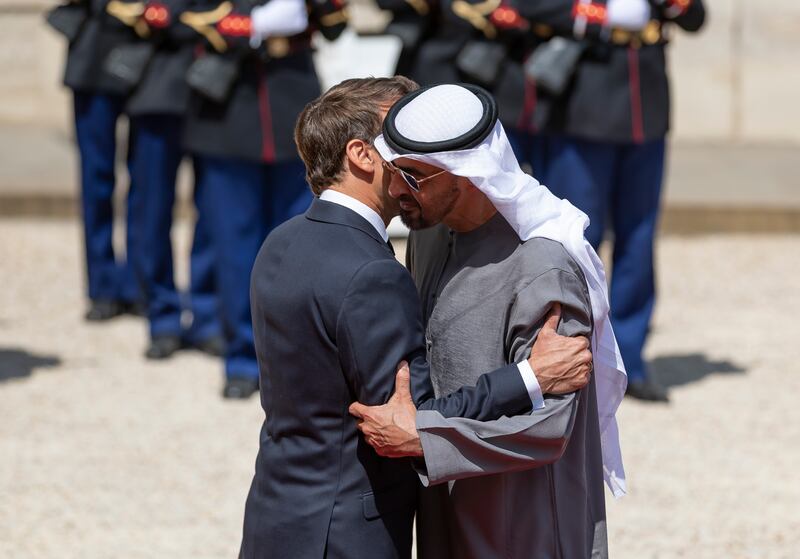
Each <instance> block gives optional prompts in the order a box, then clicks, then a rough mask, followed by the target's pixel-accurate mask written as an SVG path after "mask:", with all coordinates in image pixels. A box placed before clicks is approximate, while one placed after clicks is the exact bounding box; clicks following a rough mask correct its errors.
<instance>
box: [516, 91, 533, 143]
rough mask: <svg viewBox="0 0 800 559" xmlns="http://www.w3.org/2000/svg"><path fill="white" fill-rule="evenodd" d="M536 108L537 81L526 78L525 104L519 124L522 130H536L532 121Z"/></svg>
mask: <svg viewBox="0 0 800 559" xmlns="http://www.w3.org/2000/svg"><path fill="white" fill-rule="evenodd" d="M534 110H536V82H534V81H533V80H531V79H527V78H526V79H525V104H524V105H523V107H522V114H521V115H519V122H518V123H517V126H518V127H519V128H520V130H527V131H528V132H536V126H535V125H534V124H533V123H532V122H531V120H532V118H533V111H534Z"/></svg>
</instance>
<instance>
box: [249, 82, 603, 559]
mask: <svg viewBox="0 0 800 559" xmlns="http://www.w3.org/2000/svg"><path fill="white" fill-rule="evenodd" d="M415 87H416V85H415V84H414V83H413V82H411V81H410V80H407V79H405V78H370V79H364V80H348V81H346V82H343V83H342V84H340V85H339V86H337V87H335V88H333V89H332V90H330V91H329V92H328V93H326V94H325V95H323V96H322V97H320V98H319V99H317V100H316V101H314V102H312V103H310V104H309V105H308V106H307V107H306V108H305V110H304V111H303V113H302V114H301V115H300V118H299V120H298V125H297V128H296V132H295V139H296V141H297V144H298V148H299V151H300V154H301V157H302V158H303V161H304V162H305V164H306V167H307V177H306V178H307V179H308V182H309V184H310V185H311V187H312V190H313V191H314V193H315V194H317V195H318V196H319V198H318V199H316V200H314V201H313V203H312V205H311V207H310V208H309V210H308V211H307V212H306V213H305V215H302V216H298V217H295V218H293V219H291V220H289V221H288V222H286V223H285V224H283V225H281V226H279V227H278V228H276V229H275V230H274V231H273V232H272V233H271V234H270V235H269V237H268V238H267V240H266V241H265V242H264V245H263V246H262V248H261V251H260V252H259V255H258V257H257V259H256V263H255V265H254V268H253V274H252V279H251V301H252V315H253V328H254V333H255V340H256V353H257V356H258V362H259V367H260V380H261V403H262V406H263V408H264V410H265V412H266V415H267V417H266V420H265V422H264V425H263V427H262V431H261V437H260V449H259V453H258V458H257V460H256V472H255V476H254V479H253V483H252V486H251V489H250V494H249V496H248V499H247V504H246V509H245V518H244V534H243V540H242V547H241V556H242V557H245V558H256V557H281V558H284V557H286V558H292V557H302V558H311V557H347V558H352V559H358V558H362V557H363V558H366V557H370V558H385V557H386V558H390V557H409V556H410V553H411V526H412V521H413V516H414V510H415V507H416V495H417V484H418V482H417V477H416V475H415V474H414V472H413V471H412V469H411V467H410V463H409V462H407V461H406V460H395V461H391V460H388V459H385V458H381V457H379V456H377V455H376V454H375V453H374V452H372V450H371V449H370V448H369V447H368V446H367V445H366V443H365V442H364V440H363V439H362V438H360V437H359V435H358V431H357V428H356V422H355V420H354V419H353V418H352V417H351V416H350V415H349V413H348V407H349V405H350V404H351V403H352V402H354V401H356V400H358V401H361V402H373V403H374V402H381V403H382V402H385V401H386V400H387V399H388V398H389V396H390V394H391V392H392V389H393V386H394V372H395V368H396V366H397V364H398V363H399V362H400V361H402V360H405V361H407V362H408V363H409V364H410V371H411V393H412V396H413V398H414V401H415V403H416V404H417V405H418V406H420V407H421V408H422V409H435V410H436V411H438V412H439V413H441V414H442V415H443V416H444V417H468V418H472V419H477V420H492V419H497V418H499V417H501V416H502V415H512V414H517V413H523V412H525V411H527V410H529V409H530V408H531V406H532V402H533V401H535V400H536V399H537V397H540V396H541V393H543V392H549V393H555V392H558V393H566V392H569V391H572V390H575V389H576V388H577V387H580V386H583V385H584V384H585V382H586V381H587V379H588V373H589V363H590V361H591V355H590V354H589V352H588V351H587V350H586V347H587V345H588V342H587V341H586V340H585V339H583V338H580V339H568V338H558V339H559V343H558V347H559V350H558V351H549V352H548V351H547V350H543V353H541V354H542V355H549V357H548V358H546V359H544V360H539V355H540V351H539V350H540V349H541V348H538V349H537V348H534V352H533V353H534V354H535V355H536V356H537V357H536V359H534V358H530V359H528V360H527V361H524V362H522V363H521V364H511V365H507V366H505V367H502V368H500V369H497V370H495V371H493V372H491V373H487V374H484V375H482V376H481V377H480V378H479V379H478V382H477V384H476V386H474V387H465V388H462V389H461V390H459V391H457V392H454V393H453V394H451V395H449V396H447V397H445V398H442V399H438V400H433V399H432V398H433V389H432V386H431V383H430V378H429V368H428V365H427V362H426V361H425V355H426V347H425V339H424V335H423V331H422V320H421V312H420V308H421V307H420V302H419V298H418V295H417V291H416V288H415V286H414V283H413V281H412V279H411V277H410V275H409V274H408V272H407V271H406V270H405V269H404V268H403V267H402V266H401V265H400V264H399V263H398V262H397V260H396V259H395V258H394V253H393V250H392V248H391V244H389V243H388V236H387V234H386V224H387V223H388V221H389V220H390V219H391V218H392V217H393V216H394V215H396V214H397V213H398V211H399V206H398V203H397V202H396V201H395V200H394V199H393V198H391V197H390V196H389V195H388V190H387V189H388V184H389V181H390V173H389V172H386V173H384V167H383V164H382V163H383V160H382V159H381V158H380V156H379V155H378V153H377V152H376V151H375V148H374V147H373V146H372V144H371V141H372V139H373V138H374V137H376V136H377V135H378V133H379V131H380V126H381V121H382V119H383V115H384V113H385V111H386V110H387V109H388V108H389V106H390V105H391V104H392V103H393V102H394V101H396V100H397V99H398V98H399V97H401V96H402V95H403V94H405V93H407V92H408V91H410V90H412V89H414V88H415ZM551 349H552V348H551ZM554 356H555V358H554ZM528 365H530V367H531V368H532V369H533V370H534V371H536V373H535V374H534V373H532V372H531V369H530V368H528V367H527V366H528ZM526 371H527V372H528V373H530V374H526Z"/></svg>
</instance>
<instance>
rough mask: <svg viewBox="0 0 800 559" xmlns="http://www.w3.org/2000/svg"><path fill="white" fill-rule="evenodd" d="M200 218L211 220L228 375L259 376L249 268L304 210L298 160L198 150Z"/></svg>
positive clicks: (307, 199)
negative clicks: (275, 233)
mask: <svg viewBox="0 0 800 559" xmlns="http://www.w3.org/2000/svg"><path fill="white" fill-rule="evenodd" d="M195 159H196V162H197V163H196V164H197V166H198V167H199V172H198V176H197V180H196V185H195V188H196V190H197V194H196V201H197V208H198V212H199V216H200V217H199V218H200V219H201V220H206V223H207V226H206V227H205V230H206V231H207V232H208V235H209V239H210V243H211V247H212V253H213V259H214V270H215V282H216V287H217V295H218V297H219V308H220V316H221V319H222V331H223V336H224V338H225V345H226V350H225V374H226V376H227V377H228V378H235V377H244V378H258V362H257V360H256V353H255V346H254V341H253V325H252V320H251V316H250V273H251V271H252V268H253V263H254V262H255V259H256V255H257V254H258V251H259V249H260V248H261V244H262V243H263V242H264V239H265V238H266V236H267V235H268V234H269V232H270V231H272V229H274V228H275V227H276V226H278V225H280V224H281V223H283V222H284V221H286V220H287V219H289V218H290V217H293V216H295V215H298V214H300V213H303V212H304V211H305V210H306V209H307V208H308V206H309V204H310V203H311V199H312V195H311V191H310V190H309V188H308V186H307V184H306V181H305V167H304V166H303V163H302V162H301V161H300V160H299V159H298V160H291V161H287V162H282V163H273V164H264V163H255V162H251V161H246V160H240V159H229V158H221V157H213V156H205V155H199V154H196V155H195Z"/></svg>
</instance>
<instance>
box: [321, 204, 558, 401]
mask: <svg viewBox="0 0 800 559" xmlns="http://www.w3.org/2000/svg"><path fill="white" fill-rule="evenodd" d="M319 199H320V200H325V201H326V202H332V203H334V204H339V205H340V206H344V207H345V208H349V209H351V210H353V211H354V212H356V213H357V214H358V215H360V216H361V217H363V218H364V219H366V220H367V221H368V222H369V223H370V225H372V226H373V227H374V228H375V230H376V231H377V232H378V234H379V235H380V236H381V238H382V239H383V240H384V241H387V242H388V241H389V233H387V232H386V224H385V223H384V222H383V219H382V218H381V216H380V215H378V212H376V211H375V210H373V209H372V208H370V207H369V206H367V205H366V204H364V203H363V202H360V201H358V200H356V199H355V198H353V197H352V196H348V195H347V194H343V193H341V192H339V191H337V190H332V189H330V188H328V189H327V190H324V191H323V192H322V194H321V195H320V197H319ZM517 368H518V369H519V374H520V376H521V377H522V382H524V383H525V388H526V389H527V390H528V396H530V398H531V403H532V404H533V409H535V410H539V409H542V408H543V407H544V395H543V394H542V389H541V387H540V386H539V381H538V380H536V374H535V373H534V372H533V369H532V368H531V366H530V364H529V363H528V362H527V361H520V362H519V363H517Z"/></svg>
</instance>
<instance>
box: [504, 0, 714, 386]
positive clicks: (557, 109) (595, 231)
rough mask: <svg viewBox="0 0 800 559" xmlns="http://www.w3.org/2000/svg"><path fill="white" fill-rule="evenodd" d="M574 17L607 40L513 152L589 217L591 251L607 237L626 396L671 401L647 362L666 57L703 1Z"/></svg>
mask: <svg viewBox="0 0 800 559" xmlns="http://www.w3.org/2000/svg"><path fill="white" fill-rule="evenodd" d="M576 15H577V17H578V18H579V19H576V22H575V27H574V32H575V34H576V35H580V29H581V27H589V26H591V25H597V24H601V23H602V22H603V21H606V22H611V24H610V26H609V25H608V24H605V25H606V27H607V28H608V29H607V30H606V31H604V32H603V36H605V37H607V39H608V40H607V41H599V40H597V39H594V40H589V41H586V43H585V44H586V47H585V51H584V52H583V54H582V56H581V57H580V59H579V61H578V62H577V65H576V68H575V70H574V72H575V73H574V76H572V84H571V86H570V87H569V88H568V89H567V90H566V91H565V92H564V93H563V94H562V95H552V94H549V97H548V93H546V92H543V91H541V88H539V89H538V90H537V93H539V94H540V98H541V99H542V100H544V101H546V103H544V107H543V108H545V109H547V108H548V105H549V108H550V115H549V116H547V115H540V117H539V119H538V120H539V122H540V123H541V128H540V129H539V132H541V134H540V135H535V134H532V133H535V132H536V131H537V130H536V119H535V118H534V120H532V121H531V120H526V123H527V124H528V125H529V127H528V128H527V130H525V129H524V128H523V129H522V130H521V131H520V133H519V134H518V135H517V151H518V153H519V155H520V157H521V158H524V159H526V160H528V161H529V162H530V163H531V165H532V167H533V168H534V169H535V170H536V175H537V178H539V179H540V180H541V181H542V182H543V183H544V184H546V185H547V186H549V187H550V189H551V190H552V191H553V192H554V193H555V194H556V195H558V196H560V197H564V198H568V199H569V200H571V201H572V202H573V203H574V204H575V205H576V206H578V207H579V208H580V209H582V210H583V211H584V212H586V213H587V214H588V215H589V218H590V219H591V224H590V226H589V228H588V230H587V231H586V237H587V239H589V242H591V243H592V244H593V245H594V246H598V245H599V244H600V242H601V241H602V239H603V235H604V232H605V231H606V230H608V229H610V230H611V232H612V239H613V267H612V278H611V286H610V296H611V316H612V321H613V324H614V330H615V332H616V334H617V341H618V342H619V346H620V350H621V351H622V357H623V360H624V362H625V367H626V368H627V372H628V394H629V395H630V396H633V397H635V398H639V399H642V400H649V401H666V400H667V391H666V389H665V388H664V387H662V386H661V385H659V384H658V383H657V382H656V380H655V379H653V378H651V377H650V376H649V375H648V373H647V369H646V365H645V362H644V359H643V356H642V351H643V348H644V344H645V341H646V339H647V334H648V331H649V328H650V319H651V317H652V313H653V307H654V304H655V274H654V270H653V240H654V236H655V232H656V226H657V220H658V213H659V204H660V195H661V183H662V180H663V175H664V155H665V138H666V135H667V131H668V130H669V120H670V100H669V83H668V78H667V71H666V59H665V49H666V45H667V44H668V40H669V32H670V30H671V28H672V27H673V26H674V25H678V26H679V27H681V28H683V29H685V30H687V31H697V30H698V29H699V28H700V27H701V26H702V25H703V21H704V19H705V10H704V7H703V3H702V0H658V1H653V2H651V3H648V2H646V0H610V1H609V3H608V5H607V6H603V5H599V4H591V3H581V4H578V6H577V10H576ZM615 22H616V23H615ZM541 106H542V103H540V107H541ZM540 107H537V110H538V109H539V108H540ZM607 218H608V220H607Z"/></svg>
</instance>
